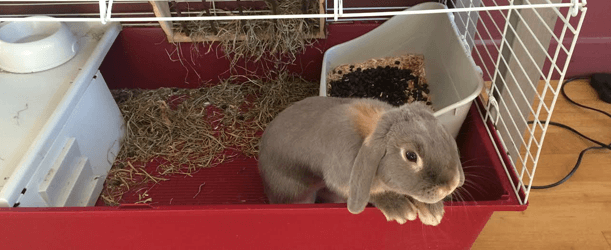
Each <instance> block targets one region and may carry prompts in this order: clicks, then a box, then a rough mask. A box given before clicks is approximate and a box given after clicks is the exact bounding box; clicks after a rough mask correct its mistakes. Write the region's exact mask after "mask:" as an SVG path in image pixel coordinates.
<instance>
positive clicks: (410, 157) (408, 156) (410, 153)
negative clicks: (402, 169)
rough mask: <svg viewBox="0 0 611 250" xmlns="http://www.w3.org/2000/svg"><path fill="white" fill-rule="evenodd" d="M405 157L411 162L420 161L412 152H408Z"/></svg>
mask: <svg viewBox="0 0 611 250" xmlns="http://www.w3.org/2000/svg"><path fill="white" fill-rule="evenodd" d="M405 157H407V160H408V161H411V162H416V161H417V160H418V155H417V154H416V153H414V152H412V151H408V152H407V153H406V154H405Z"/></svg>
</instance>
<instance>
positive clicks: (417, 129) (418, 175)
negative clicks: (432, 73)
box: [259, 96, 464, 225]
mask: <svg viewBox="0 0 611 250" xmlns="http://www.w3.org/2000/svg"><path fill="white" fill-rule="evenodd" d="M359 103H367V104H370V105H373V106H375V107H376V108H378V109H381V110H384V112H383V113H382V116H381V118H380V119H379V120H378V122H377V125H376V126H375V129H374V131H373V133H371V134H370V135H369V137H368V138H363V137H362V136H361V135H360V134H359V133H358V132H357V129H356V127H355V121H354V119H353V118H352V114H353V112H354V107H355V104H359ZM366 141H367V143H365V142H366ZM259 146H260V153H259V171H260V174H261V177H262V179H263V183H264V187H265V193H266V195H267V197H268V198H269V200H270V202H271V203H313V202H314V200H315V199H316V196H317V192H318V191H319V190H321V189H328V190H330V191H332V192H334V193H335V194H337V195H338V196H339V197H341V198H343V199H344V200H346V201H347V205H348V210H349V211H350V212H351V213H355V214H356V213H360V212H361V211H363V209H364V208H365V206H366V205H367V203H369V202H371V203H373V204H374V205H375V206H376V207H377V208H378V209H380V210H382V212H383V213H384V214H385V215H386V216H387V218H388V219H390V220H396V221H397V222H399V223H401V222H405V220H413V219H415V218H414V215H415V213H416V211H415V209H417V208H419V207H420V208H421V209H425V210H426V211H421V212H419V214H421V221H423V223H425V224H429V225H436V224H438V222H436V219H435V218H439V215H443V201H442V199H443V198H444V197H445V196H447V195H448V194H449V193H451V192H452V191H453V190H454V189H455V188H456V187H457V186H460V185H462V184H463V182H464V174H463V172H462V166H461V164H460V160H459V155H458V149H457V147H456V142H455V141H454V138H453V137H452V136H451V135H449V133H448V132H447V131H446V130H445V128H444V127H443V126H442V125H441V124H440V123H439V121H438V120H437V119H436V118H435V117H434V116H433V112H432V111H431V110H430V108H428V107H427V106H426V105H424V104H421V103H412V104H406V105H403V106H401V107H400V108H394V107H392V106H391V105H389V104H387V103H385V102H382V101H378V100H373V99H357V98H335V97H318V96H317V97H309V98H306V99H304V100H302V101H299V102H296V103H294V104H293V105H291V106H289V107H288V108H286V109H285V110H284V111H282V112H280V114H278V115H277V117H276V118H275V119H274V120H273V121H272V122H271V123H270V124H269V125H268V127H267V129H266V130H265V132H264V133H263V136H262V138H261V141H260V145H259ZM402 148H403V150H411V151H414V152H416V153H417V154H418V156H419V157H420V158H421V160H422V162H423V165H422V166H423V167H422V169H420V170H417V168H416V163H413V162H410V161H407V160H406V159H405V158H404V157H403V156H402V154H401V152H402V151H401V149H402ZM455 178H458V179H455ZM457 181H458V183H456V182H457ZM441 189H444V190H445V192H441V191H439V190H441ZM336 202H341V201H336ZM425 203H430V204H433V205H431V206H433V208H432V209H428V210H427V208H428V207H429V206H423V205H422V204H425ZM438 204H441V211H440V210H439V205H438ZM423 216H424V217H423ZM423 218H424V219H423ZM425 221H426V222H425Z"/></svg>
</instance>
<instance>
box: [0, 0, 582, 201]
mask: <svg viewBox="0 0 611 250" xmlns="http://www.w3.org/2000/svg"><path fill="white" fill-rule="evenodd" d="M154 2H162V3H167V2H168V1H154ZM187 2H188V1H187ZM208 2H211V3H214V2H219V1H210V0H208ZM357 2H358V1H350V2H348V1H346V2H344V1H342V0H334V1H326V2H325V5H324V6H325V11H324V13H321V14H302V15H269V14H262V15H248V16H240V15H224V16H220V15H210V16H199V15H195V14H193V15H190V14H189V13H187V15H185V16H181V17H177V16H174V15H167V16H163V17H160V16H157V15H155V13H154V12H153V11H151V10H150V9H149V10H147V11H140V12H134V11H132V10H130V9H129V8H125V7H126V6H135V5H138V4H149V1H127V0H114V1H113V0H100V1H80V2H70V1H51V2H45V3H41V2H32V3H28V1H22V2H11V3H3V2H0V9H2V8H3V7H6V6H9V5H15V4H30V5H32V6H37V5H42V4H48V5H53V4H57V5H59V4H75V5H78V4H81V5H92V6H96V8H95V11H92V12H88V13H57V12H54V13H48V15H51V16H55V17H56V18H58V20H60V21H63V22H101V23H109V22H121V23H122V24H123V25H124V26H134V25H139V26H158V25H160V24H159V23H161V25H162V26H163V23H164V22H181V21H191V20H247V19H284V18H324V19H325V20H326V21H327V23H336V22H355V21H366V20H386V19H388V18H390V17H393V16H403V15H405V16H417V15H447V16H448V17H449V19H450V21H451V23H452V27H453V29H454V30H455V32H456V37H457V39H458V40H460V45H461V49H462V50H463V51H464V52H465V55H466V58H468V59H469V61H471V62H472V63H473V65H475V67H473V68H475V69H479V70H480V72H481V75H480V77H481V78H482V79H483V80H484V88H485V92H484V93H483V94H481V95H480V97H481V100H482V101H483V105H477V107H478V110H479V111H480V115H481V116H482V118H483V119H484V121H485V122H491V123H493V125H494V129H488V134H489V136H490V138H491V139H492V140H494V139H493V138H495V137H497V136H498V137H499V138H500V139H501V140H502V142H503V143H502V146H500V147H497V148H496V150H497V153H498V156H499V158H500V157H502V156H501V155H502V154H507V155H508V156H509V157H510V158H511V163H510V164H509V165H505V170H506V171H507V173H508V175H509V173H510V172H513V173H514V174H515V175H516V176H517V177H518V178H517V179H511V178H510V181H511V184H512V186H513V189H514V191H515V194H516V196H517V197H518V199H519V200H520V203H521V204H526V203H527V201H528V194H529V192H530V186H531V185H532V182H533V178H534V175H535V170H536V167H537V163H538V161H539V156H540V152H541V148H542V146H543V141H544V139H545V135H546V131H547V129H548V126H549V124H548V121H549V120H550V118H551V115H552V113H553V110H554V106H555V103H556V100H557V97H558V94H559V90H560V84H559V83H561V82H562V81H563V80H564V78H565V73H566V71H567V68H568V66H569V62H570V58H571V56H572V54H573V50H574V47H575V44H576V41H577V39H578V37H579V32H580V30H581V26H582V24H583V20H584V18H585V15H586V12H587V8H586V1H585V0H450V1H441V4H443V5H438V6H441V7H440V8H425V9H417V10H415V9H414V10H412V9H409V7H411V5H409V4H406V5H401V4H396V5H393V6H380V4H377V5H376V4H375V3H373V2H375V1H362V3H358V4H357ZM396 2H398V3H400V2H401V1H396ZM412 2H413V1H412ZM421 2H422V1H421ZM382 5H383V4H382ZM117 10H120V11H117ZM212 11H215V10H212ZM0 14H1V13H0ZM38 14H40V13H38ZM171 14H175V13H171ZM28 15H29V13H27V12H24V13H18V14H5V15H0V21H34V20H35V19H29V20H26V19H24V18H23V17H25V16H28ZM428 25H435V24H434V23H430V24H428ZM426 62H427V61H426V58H425V63H426ZM451 66H452V65H445V67H451ZM440 70H442V71H443V69H440ZM442 73H443V72H442ZM445 73H447V72H445ZM473 93H475V92H473ZM478 95H479V94H478ZM528 121H533V122H532V124H529V123H528Z"/></svg>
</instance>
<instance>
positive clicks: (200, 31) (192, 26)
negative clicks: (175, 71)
mask: <svg viewBox="0 0 611 250" xmlns="http://www.w3.org/2000/svg"><path fill="white" fill-rule="evenodd" d="M272 2H275V1H265V3H266V5H267V7H268V9H269V10H268V11H266V13H267V14H271V13H270V12H271V10H273V9H276V11H277V14H303V7H302V0H286V1H278V2H277V6H276V7H275V8H274V6H272ZM305 2H306V3H307V6H306V8H305V9H307V11H306V13H309V14H318V13H319V2H318V1H312V0H306V1H305ZM217 12H222V13H223V14H225V15H235V14H234V13H232V12H230V11H220V10H217ZM199 15H200V16H203V15H210V14H209V12H206V11H202V12H201V13H200V14H199ZM245 15H258V14H257V13H256V12H248V13H245ZM320 28H321V27H320V23H319V21H318V20H317V19H294V18H290V19H276V20H230V21H188V22H187V23H186V24H177V25H176V26H175V27H174V29H175V32H179V33H183V34H186V35H187V36H189V37H190V38H191V39H193V40H194V41H198V40H201V39H202V38H203V37H214V39H212V40H208V41H201V43H202V44H205V45H212V44H213V43H214V41H213V40H216V41H218V42H219V44H218V46H220V47H221V49H222V50H219V49H218V48H217V49H216V51H223V53H224V56H225V57H227V58H229V60H230V62H231V67H230V69H234V68H235V66H236V65H237V64H238V61H239V60H241V59H245V60H248V61H252V62H259V61H261V60H264V61H267V62H272V63H274V64H291V63H293V62H294V61H295V59H296V55H298V54H300V53H303V52H304V51H305V49H306V48H307V47H310V46H312V45H313V44H314V43H315V40H316V39H314V38H313V35H314V34H316V33H318V32H319V30H320ZM210 47H211V46H210ZM192 48H193V49H194V50H199V49H198V46H193V47H192ZM210 50H211V49H210ZM210 50H209V51H210ZM196 53H199V51H196Z"/></svg>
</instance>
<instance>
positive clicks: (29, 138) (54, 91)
mask: <svg viewBox="0 0 611 250" xmlns="http://www.w3.org/2000/svg"><path fill="white" fill-rule="evenodd" d="M66 25H67V26H68V27H69V28H70V31H71V32H73V33H74V34H75V36H76V38H77V39H79V44H80V46H81V48H80V49H79V51H78V53H77V54H76V55H75V56H74V57H73V58H72V59H70V60H69V61H67V62H66V63H64V64H62V65H60V66H58V67H55V68H52V69H49V70H46V71H41V72H36V73H31V74H14V73H8V72H0V89H1V91H0V141H1V143H0V207H11V206H27V207H65V206H91V205H93V204H94V203H95V201H96V200H97V198H98V197H99V194H100V192H101V190H102V185H103V183H104V180H105V177H106V175H107V173H108V170H109V169H110V167H111V163H112V162H113V161H114V159H115V156H116V155H117V152H118V151H119V145H120V140H121V139H122V137H123V135H124V122H123V118H122V117H121V113H120V111H119V109H118V107H117V104H116V103H115V101H114V100H113V98H112V95H111V94H110V91H109V89H108V87H107V85H106V82H105V81H104V79H103V78H102V75H101V74H100V72H99V71H98V68H99V66H100V64H101V63H102V60H103V59H104V57H105V55H106V53H107V52H108V50H109V49H110V47H111V45H112V43H113V42H114V40H115V39H116V37H117V35H118V34H119V32H120V25H118V24H116V23H115V24H107V25H102V24H99V23H94V22H91V23H66Z"/></svg>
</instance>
